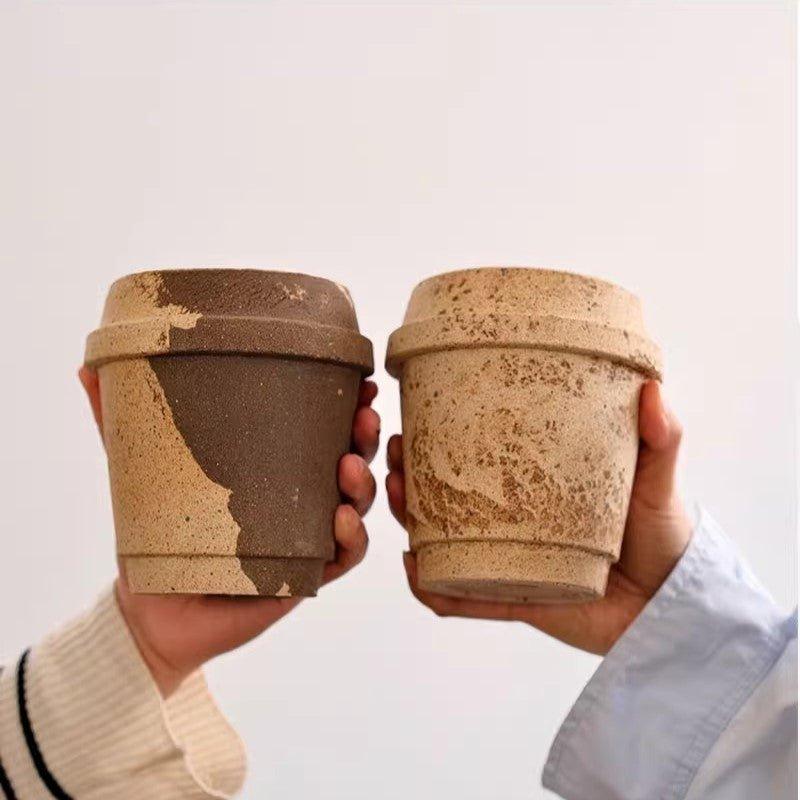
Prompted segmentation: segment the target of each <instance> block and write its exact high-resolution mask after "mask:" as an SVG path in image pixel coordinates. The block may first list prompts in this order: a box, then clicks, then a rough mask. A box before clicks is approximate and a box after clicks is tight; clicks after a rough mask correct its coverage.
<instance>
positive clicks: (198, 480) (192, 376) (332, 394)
mask: <svg viewBox="0 0 800 800" xmlns="http://www.w3.org/2000/svg"><path fill="white" fill-rule="evenodd" d="M86 363H87V364H88V365H89V366H92V367H94V368H96V369H97V370H98V373H99V378H100V390H101V401H102V412H103V430H104V438H105V445H106V451H107V454H108V462H109V474H110V480H111V492H112V500H113V507H114V522H115V527H116V533H117V549H118V553H119V555H120V557H121V558H122V560H123V562H124V564H125V567H126V569H127V574H128V580H129V583H130V585H131V588H132V589H133V591H135V592H150V593H172V592H182V593H202V594H260V595H275V596H291V595H300V596H311V595H314V594H315V593H316V590H317V588H318V587H319V585H320V582H321V580H322V572H323V568H324V564H325V562H326V561H329V560H330V559H331V558H332V557H333V555H334V540H333V532H332V520H333V514H334V511H335V508H336V505H337V504H338V502H339V492H338V487H337V480H336V473H337V463H338V460H339V458H340V457H341V456H342V454H344V453H345V452H347V449H348V446H349V441H350V428H351V424H352V417H353V413H354V410H355V406H356V401H357V394H358V385H359V382H360V380H361V377H362V376H363V375H366V374H369V373H370V372H371V371H372V349H371V345H370V343H369V341H368V340H367V339H365V338H364V337H362V336H361V335H360V334H359V333H358V325H357V322H356V317H355V312H354V310H353V306H352V302H351V301H350V297H349V294H348V293H347V291H346V290H345V289H344V288H342V287H340V286H338V285H337V284H335V283H332V282H330V281H326V280H323V279H320V278H314V277H311V276H308V275H301V274H294V273H283V272H265V271H260V270H223V269H207V270H176V271H160V272H144V273H137V274H135V275H131V276H128V277H126V278H122V279H121V280H119V281H117V282H116V283H115V284H113V285H112V287H111V289H110V291H109V295H108V298H107V301H106V305H105V310H104V313H103V318H102V322H101V327H100V328H99V329H98V330H97V331H94V332H93V333H92V334H90V336H89V338H88V341H87V350H86Z"/></svg>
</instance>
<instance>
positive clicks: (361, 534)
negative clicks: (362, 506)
mask: <svg viewBox="0 0 800 800" xmlns="http://www.w3.org/2000/svg"><path fill="white" fill-rule="evenodd" d="M333 534H334V537H335V538H336V560H335V561H333V562H331V563H329V564H326V565H325V572H324V573H323V579H322V582H323V583H330V582H331V581H333V580H336V578H338V577H340V576H342V575H344V573H345V572H347V571H348V570H351V569H352V568H353V567H354V566H355V565H356V564H358V563H359V562H361V561H362V560H363V559H364V556H365V555H366V554H367V547H368V545H369V538H368V537H367V529H366V528H365V527H364V522H363V520H362V519H361V517H359V516H358V514H357V513H356V511H355V509H354V508H353V507H352V506H348V505H341V506H339V507H338V508H337V509H336V515H335V516H334V521H333Z"/></svg>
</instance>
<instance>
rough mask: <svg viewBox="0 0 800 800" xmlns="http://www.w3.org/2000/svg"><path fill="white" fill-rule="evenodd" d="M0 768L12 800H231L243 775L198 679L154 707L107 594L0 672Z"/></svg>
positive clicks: (235, 746) (232, 737) (239, 752)
mask: <svg viewBox="0 0 800 800" xmlns="http://www.w3.org/2000/svg"><path fill="white" fill-rule="evenodd" d="M0 761H2V764H3V767H4V771H5V774H6V780H7V782H8V784H9V785H10V787H11V790H12V791H13V794H12V795H10V796H12V797H17V798H19V800H29V799H30V798H40V797H51V796H54V797H62V798H64V797H70V798H80V800H102V799H103V798H123V800H124V798H128V797H130V798H134V797H136V798H140V797H158V798H159V800H161V799H162V798H165V799H167V800H168V799H169V798H173V797H174V798H208V797H230V796H232V795H233V794H234V793H235V792H236V791H237V790H238V789H239V787H240V786H241V783H242V780H243V777H244V752H243V748H242V745H241V742H240V740H239V739H238V737H237V736H236V734H235V732H234V731H233V730H232V729H231V728H230V726H229V725H228V724H227V722H226V721H225V720H224V718H223V717H222V715H221V713H220V712H219V710H218V709H217V708H216V706H215V705H214V703H213V701H212V700H211V698H210V697H209V695H208V692H207V690H206V687H205V681H204V679H203V677H202V675H201V674H200V673H199V672H197V673H194V674H192V675H191V676H190V677H189V678H188V679H187V680H186V681H184V682H183V684H182V685H181V686H180V687H179V688H178V689H177V690H176V691H175V692H174V694H172V695H171V696H170V698H169V699H168V700H162V698H161V695H160V694H159V692H158V689H157V687H156V685H155V683H154V682H153V679H152V677H151V675H150V673H149V671H148V669H147V667H146V666H145V664H144V662H143V661H142V658H141V655H140V653H139V651H138V650H137V647H136V645H135V643H134V641H133V639H132V637H131V635H130V633H129V631H128V629H127V627H126V625H125V623H124V621H123V619H122V616H121V614H120V612H119V609H118V606H117V603H116V601H115V599H114V595H113V592H112V591H110V590H109V591H108V592H106V593H105V594H104V595H103V597H102V598H101V599H100V601H99V602H98V603H97V605H96V606H95V607H94V608H93V609H92V610H91V611H90V612H89V613H87V614H85V615H83V616H81V617H79V618H77V619H76V620H75V621H73V622H72V623H70V624H69V625H67V626H66V627H65V628H64V629H62V630H61V631H59V632H57V633H55V634H53V635H51V636H49V637H48V638H47V639H45V640H44V641H43V642H42V643H41V644H40V645H38V646H36V647H34V648H33V649H31V650H30V651H26V654H24V655H23V656H21V657H20V659H19V660H18V662H17V663H16V664H15V665H9V667H8V668H7V669H6V670H5V671H4V672H3V674H2V675H0ZM0 785H1V784H0ZM5 794H7V795H8V794H9V791H8V788H6V789H5Z"/></svg>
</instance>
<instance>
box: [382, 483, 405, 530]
mask: <svg viewBox="0 0 800 800" xmlns="http://www.w3.org/2000/svg"><path fill="white" fill-rule="evenodd" d="M386 495H387V496H388V498H389V508H390V509H391V511H392V514H393V515H394V518H395V519H396V520H397V521H398V522H399V523H400V524H401V525H402V526H403V527H405V525H406V483H405V478H404V477H403V474H402V473H401V472H390V473H389V474H388V475H387V476H386Z"/></svg>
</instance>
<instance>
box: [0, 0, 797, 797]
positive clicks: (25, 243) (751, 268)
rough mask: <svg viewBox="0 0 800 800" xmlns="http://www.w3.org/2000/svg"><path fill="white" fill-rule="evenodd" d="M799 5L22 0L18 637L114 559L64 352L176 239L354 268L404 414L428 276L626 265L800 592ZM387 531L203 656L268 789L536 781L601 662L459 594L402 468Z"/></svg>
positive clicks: (7, 454) (5, 122) (764, 552)
mask: <svg viewBox="0 0 800 800" xmlns="http://www.w3.org/2000/svg"><path fill="white" fill-rule="evenodd" d="M794 26H795V8H794V3H791V2H776V3H771V2H760V3H727V4H726V3H708V4H706V3H694V4H691V3H680V4H679V3H667V2H662V3H658V2H654V3H638V4H637V3H622V2H619V3H608V4H606V3H583V4H577V3H568V2H561V3H542V2H540V3H536V2H530V3H510V4H502V5H501V4H494V3H485V4H471V3H462V4H459V5H458V6H457V5H454V4H449V3H428V4H420V3H416V4H399V3H398V4H384V3H380V2H372V3H354V4H339V3H303V2H288V3H271V2H261V3H258V2H251V3H229V2H217V3H174V4H162V3H150V2H138V3H117V2H104V3H100V2H97V3H85V4H78V3H48V2H40V3H21V2H20V3H13V2H12V3H9V2H5V3H0V100H1V101H2V108H1V110H0V117H1V118H2V121H0V230H1V231H2V234H1V235H0V277H1V278H2V284H1V285H2V292H1V293H0V297H1V298H2V306H1V309H0V336H1V337H2V348H0V364H1V366H2V374H3V376H4V379H3V387H4V388H3V391H2V392H1V393H0V419H2V420H3V437H2V447H0V486H2V495H1V497H2V514H1V516H0V519H2V530H3V534H2V550H1V551H0V661H2V660H3V659H7V660H10V659H12V658H14V657H15V656H16V654H17V652H18V651H19V650H20V649H22V648H23V647H25V646H27V645H28V644H29V643H31V642H35V641H36V640H37V639H38V638H40V637H41V636H42V635H43V634H45V632H47V631H48V630H49V629H51V628H52V627H53V626H55V625H56V624H57V623H59V622H60V621H61V620H63V619H65V618H66V617H68V616H69V615H72V614H74V613H77V612H78V611H79V610H80V609H81V608H83V607H85V606H86V605H87V604H89V603H90V602H91V601H92V599H93V598H94V596H95V595H96V594H97V593H98V592H99V591H100V589H101V588H102V587H103V586H104V585H105V584H107V583H108V582H109V581H111V579H112V578H113V575H114V556H113V530H112V521H111V511H110V503H109V498H108V493H107V485H106V475H105V464H104V458H103V454H102V451H101V447H100V443H99V440H98V437H97V435H96V432H95V430H94V426H93V423H92V421H91V418H90V415H89V412H88V408H87V407H86V404H85V402H84V398H83V397H82V395H81V392H80V388H79V386H78V382H77V379H76V377H75V371H76V369H77V367H78V365H79V364H80V361H81V356H82V348H83V338H84V336H85V334H86V333H87V332H88V331H89V330H91V329H92V328H93V327H94V326H95V324H96V322H97V320H98V318H99V313H100V308H101V303H102V299H103V296H104V293H105V290H106V288H107V286H108V284H109V283H110V281H111V280H112V279H113V278H116V277H118V276H120V275H122V274H124V273H127V272H130V271H132V270H134V269H140V268H147V267H159V266H179V265H180V266H199V265H242V266H253V267H259V266H261V267H265V268H287V269H297V270H301V271H307V272H312V273H317V274H320V275H323V276H327V277H330V278H334V279H335V280H338V281H340V282H342V283H345V284H346V285H348V286H349V287H350V289H351V291H352V294H353V297H354V299H355V302H356V306H357V309H358V313H359V317H360V321H361V327H362V330H363V331H364V332H365V333H366V334H367V335H368V336H370V337H371V338H372V339H373V341H374V344H375V352H376V360H377V363H378V365H379V367H378V370H377V380H378V383H379V384H380V390H381V394H380V396H379V399H378V401H377V408H378V410H379V411H380V412H381V414H382V415H383V419H384V424H383V430H384V439H385V438H386V436H387V435H388V434H389V433H390V432H392V431H395V430H397V429H398V427H399V404H398V397H397V391H396V386H395V384H394V382H393V381H392V380H391V379H390V378H389V377H388V376H387V375H386V374H385V372H383V370H382V367H381V366H380V364H381V362H382V359H383V355H384V349H385V342H386V338H387V335H388V333H389V332H390V331H391V330H392V329H393V328H394V327H396V326H397V325H398V324H399V323H400V320H401V318H402V314H403V311H404V304H405V301H406V299H407V297H408V295H409V293H410V291H411V289H412V287H413V285H414V284H415V283H416V282H417V281H418V280H420V279H421V278H423V277H425V276H427V275H429V274H431V273H434V272H438V271H441V270H443V269H452V268H456V267H461V266H468V265H478V264H525V265H538V266H548V267H557V268H563V269H574V270H577V271H580V272H584V273H590V274H595V275H598V276H601V277H604V278H608V279H611V280H615V281H618V282H620V283H622V284H623V285H625V286H626V287H628V288H630V289H632V290H634V291H636V292H638V293H639V294H640V295H641V297H642V299H643V302H644V307H645V313H646V318H647V320H648V323H649V328H650V331H651V333H652V334H653V336H654V337H655V338H656V339H657V340H658V341H660V343H661V344H662V345H663V348H664V350H665V355H666V364H667V372H666V375H667V377H666V390H667V393H668V396H669V398H670V399H671V402H672V405H673V406H674V407H675V409H676V410H677V412H678V414H679V416H680V417H681V419H682V420H683V422H684V424H685V428H686V440H685V441H686V445H685V452H684V458H683V466H682V478H683V486H684V489H685V494H686V496H687V498H690V499H697V500H700V501H701V502H703V503H704V504H705V505H706V506H707V507H708V508H709V509H710V510H711V512H712V513H713V514H714V515H715V516H716V517H717V519H718V520H719V521H720V522H721V523H722V524H723V525H724V526H725V528H726V529H727V531H728V532H729V534H730V536H731V537H733V538H734V539H735V540H736V542H738V544H739V545H740V546H741V549H742V550H743V551H744V553H745V554H746V556H747V558H748V559H749V561H750V562H751V564H752V566H753V567H754V569H755V571H756V573H757V574H758V575H759V576H760V578H761V579H762V580H763V582H764V583H765V584H766V585H767V587H768V588H769V589H770V590H771V591H772V592H773V594H774V596H775V597H776V599H777V601H778V602H779V603H780V604H781V605H782V606H784V607H789V606H790V605H793V604H794V603H795V602H796V588H795V587H796V548H795V527H796V487H797V481H796V475H797V473H796V462H795V450H796V442H797V435H796V433H797V431H796V428H797V426H796V412H797V405H796V399H795V398H796V383H795V382H796V379H797V358H798V348H797V327H796V296H797V293H796V286H795V275H794V263H795V249H794V248H795V239H794V232H795V216H794V215H795V203H794V191H795V179H794V175H795V124H794V115H795V38H794V36H795V29H794ZM384 471H385V469H384V466H383V457H382V456H380V457H379V460H378V462H377V472H378V478H379V483H381V484H382V479H383V475H384ZM368 525H369V530H370V534H371V537H372V545H371V551H370V553H369V556H368V559H367V561H366V562H365V563H364V565H363V566H362V568H361V569H359V570H358V571H357V572H356V573H354V574H352V575H350V576H348V577H347V579H345V580H343V581H342V582H341V583H337V584H336V585H335V586H332V587H329V588H328V589H326V590H325V591H324V592H323V593H322V594H321V595H320V597H319V598H318V599H316V600H314V601H310V602H307V603H304V604H303V605H302V606H301V607H300V608H299V609H298V610H297V611H296V612H295V613H294V614H293V615H292V616H291V617H289V618H287V619H286V620H284V621H283V622H281V623H279V624H278V625H277V626H276V627H275V628H274V629H272V630H270V631H268V632H267V633H266V634H265V635H264V636H263V637H262V638H260V639H259V640H258V641H256V642H254V643H252V644H251V645H249V646H247V647H245V648H243V649H242V650H241V651H239V652H237V653H234V654H231V655H228V656H225V657H223V658H220V659H218V660H217V661H216V662H214V663H213V664H211V665H210V666H209V668H208V674H209V679H210V682H211V684H212V686H213V688H214V690H215V693H216V695H217V697H218V699H219V702H220V704H221V706H222V707H223V709H224V710H225V711H226V712H227V714H228V715H229V717H230V719H231V720H232V721H233V723H234V724H235V725H236V727H237V728H238V729H239V731H240V732H241V734H242V735H243V737H244V738H245V740H246V742H247V744H248V748H249V754H250V773H249V780H248V783H247V787H246V789H245V792H244V797H246V798H269V797H279V796H291V797H298V798H310V799H313V798H322V797H325V798H348V799H352V800H356V799H357V798H370V799H371V798H378V797H379V798H386V799H387V800H389V799H391V798H402V797H410V796H413V797H420V798H456V797H458V798H461V799H462V800H483V799H484V798H505V799H506V800H523V798H542V797H544V796H545V794H546V793H545V792H544V791H543V790H542V789H541V788H540V787H539V772H540V769H541V767H542V764H543V762H544V760H545V757H546V753H547V748H548V746H549V744H550V741H551V740H552V737H553V735H554V734H555V731H556V730H557V728H558V726H559V724H560V722H561V720H562V719H563V717H564V715H565V714H566V713H567V711H568V709H569V707H570V705H571V703H572V702H573V701H574V700H575V698H576V697H577V694H578V692H579V691H580V689H581V687H582V685H583V684H584V682H585V681H586V680H587V679H588V677H589V676H590V675H591V673H592V671H593V670H594V668H595V667H596V665H597V659H596V658H594V657H592V656H588V655H585V654H582V653H579V652H577V651H574V650H571V649H570V648H567V647H565V646H563V645H560V644H558V643H555V642H553V641H549V640H548V639H546V638H545V637H544V636H543V635H541V634H539V633H538V632H536V631H534V630H532V629H528V628H525V627H523V626H522V625H502V624H499V623H487V622H470V621H460V620H439V619H436V618H435V617H433V616H432V615H431V614H430V613H429V612H428V611H427V610H426V609H424V608H422V607H421V606H419V605H418V604H416V602H415V601H414V599H413V598H412V597H411V595H410V594H409V593H408V591H407V589H406V587H405V580H404V576H403V571H402V566H401V560H400V553H401V551H402V549H403V547H404V542H405V535H404V533H403V531H402V530H400V528H399V527H398V526H397V525H396V524H395V523H394V521H393V520H392V519H391V517H390V515H389V512H388V510H387V506H386V500H385V495H384V493H383V491H382V490H381V492H380V493H379V496H378V499H377V502H376V505H375V509H374V510H373V512H372V513H371V514H370V516H369V517H368Z"/></svg>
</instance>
